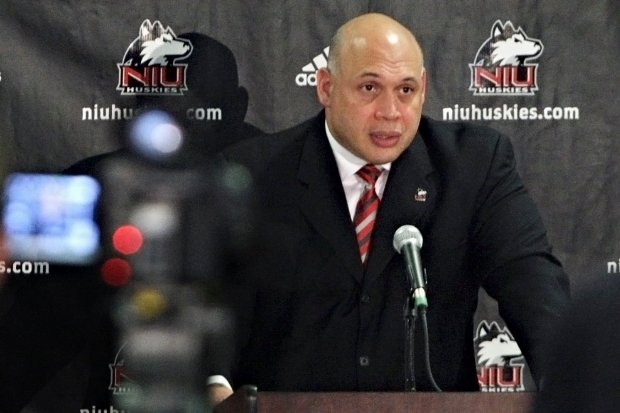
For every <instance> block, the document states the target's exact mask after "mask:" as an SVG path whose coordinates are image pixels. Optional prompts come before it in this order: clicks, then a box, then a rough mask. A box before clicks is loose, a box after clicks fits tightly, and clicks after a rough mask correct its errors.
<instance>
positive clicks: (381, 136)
mask: <svg viewBox="0 0 620 413" xmlns="http://www.w3.org/2000/svg"><path fill="white" fill-rule="evenodd" d="M400 136H401V135H400V133H398V132H371V133H370V140H371V141H372V143H373V144H374V145H375V146H378V147H380V148H391V147H393V146H394V145H396V144H397V143H398V141H399V139H400Z"/></svg>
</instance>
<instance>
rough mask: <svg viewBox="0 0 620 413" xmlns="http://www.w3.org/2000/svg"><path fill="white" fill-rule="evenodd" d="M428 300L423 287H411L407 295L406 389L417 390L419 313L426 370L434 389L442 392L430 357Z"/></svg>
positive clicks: (405, 308)
mask: <svg viewBox="0 0 620 413" xmlns="http://www.w3.org/2000/svg"><path fill="white" fill-rule="evenodd" d="M427 307H428V302H427V300H426V293H425V291H424V289H423V288H417V289H415V290H414V289H411V291H410V293H409V294H408V295H407V298H406V300H405V305H404V307H403V308H404V320H405V346H404V348H405V361H406V372H405V387H406V388H405V390H406V391H416V390H417V389H416V382H415V361H414V357H415V344H414V341H415V325H416V320H417V316H418V314H419V316H420V321H421V323H422V336H423V337H422V338H423V344H424V348H423V351H424V372H425V373H426V376H427V378H428V381H429V382H430V384H431V386H432V387H433V389H434V390H435V391H437V392H441V389H440V388H439V386H438V385H437V383H436V382H435V378H434V377H433V371H432V370H431V359H430V346H429V339H428V322H427V319H426V309H427Z"/></svg>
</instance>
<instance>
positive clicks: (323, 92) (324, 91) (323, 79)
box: [316, 67, 333, 107]
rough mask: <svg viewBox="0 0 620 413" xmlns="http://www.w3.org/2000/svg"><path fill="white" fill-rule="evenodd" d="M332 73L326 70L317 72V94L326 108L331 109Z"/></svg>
mask: <svg viewBox="0 0 620 413" xmlns="http://www.w3.org/2000/svg"><path fill="white" fill-rule="evenodd" d="M332 86H333V82H332V73H331V72H330V71H329V70H328V69H327V68H326V67H324V68H322V69H319V70H318V71H317V72H316V94H317V96H318V98H319V102H321V105H323V106H324V107H329V105H330V100H331V95H332Z"/></svg>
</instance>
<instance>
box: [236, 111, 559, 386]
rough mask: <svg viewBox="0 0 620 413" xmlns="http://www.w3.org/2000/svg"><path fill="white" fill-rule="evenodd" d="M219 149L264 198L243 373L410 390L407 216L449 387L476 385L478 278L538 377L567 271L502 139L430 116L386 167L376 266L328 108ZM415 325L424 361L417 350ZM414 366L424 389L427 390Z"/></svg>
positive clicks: (440, 376)
mask: <svg viewBox="0 0 620 413" xmlns="http://www.w3.org/2000/svg"><path fill="white" fill-rule="evenodd" d="M224 155H225V157H226V158H227V159H228V160H232V161H236V162H239V163H241V164H244V165H246V166H247V167H248V168H249V169H250V171H251V172H252V173H253V175H254V177H255V179H256V186H257V189H258V192H259V195H260V196H262V198H263V199H262V206H263V207H264V208H263V214H264V215H263V216H262V217H261V224H262V228H263V229H262V230H261V232H260V238H261V247H262V250H261V251H260V252H258V253H257V254H256V256H255V257H253V258H252V260H251V261H250V263H251V267H252V271H251V273H249V274H248V278H247V281H248V282H247V284H246V285H245V286H244V289H243V291H242V292H240V293H239V295H238V296H237V297H236V299H235V301H236V303H237V304H238V305H239V308H240V314H241V319H240V323H239V326H238V332H239V336H240V342H241V343H242V344H241V356H240V360H239V364H238V369H237V370H236V373H235V374H233V379H234V385H240V384H245V383H252V384H256V385H258V388H259V390H294V391H300V390H301V391H305V390H308V391H330V390H331V391H333V390H363V391H373V390H404V389H405V369H404V367H403V366H404V337H405V336H404V321H403V304H404V302H405V297H406V294H407V292H408V289H409V287H408V281H407V278H406V275H405V272H404V265H403V263H402V258H401V257H400V256H399V255H398V254H397V253H396V252H395V251H394V249H393V247H392V237H393V234H394V232H395V230H396V229H397V228H399V227H400V226H401V225H404V224H412V225H415V226H416V227H418V228H419V229H420V231H421V232H422V235H423V237H424V246H423V249H422V259H423V264H424V267H425V269H426V274H427V278H428V287H427V295H428V300H429V309H428V328H429V330H430V348H431V350H430V351H431V354H430V361H431V366H432V370H433V373H434V376H435V379H436V381H437V382H438V384H439V386H440V387H441V388H442V389H443V390H452V391H454V390H476V389H478V384H477V378H476V366H475V359H474V354H473V315H474V312H475V310H476V305H477V297H478V290H479V288H480V287H481V286H482V287H484V288H485V289H486V290H487V292H488V293H489V294H490V295H491V296H493V297H494V298H496V299H497V300H498V302H499V308H500V312H501V315H502V316H503V317H504V319H505V320H506V322H507V324H508V327H509V328H510V330H511V331H512V333H513V334H514V335H515V338H516V339H517V340H518V342H519V345H520V346H521V349H522V351H523V352H524V355H525V356H526V358H527V360H528V362H529V364H530V367H531V370H532V373H533V375H534V376H535V377H537V378H538V377H540V371H539V370H540V367H539V366H540V352H541V348H542V347H541V345H542V342H543V340H544V337H545V335H546V330H545V329H546V326H547V323H548V321H549V320H551V319H554V318H556V317H557V314H558V313H559V312H560V310H561V308H562V306H563V305H564V304H565V302H566V301H567V297H568V279H567V277H566V275H565V273H564V272H563V270H562V268H561V266H560V264H559V262H558V261H557V260H556V259H555V258H554V257H553V256H552V255H551V248H550V246H549V244H548V242H547V239H546V235H545V229H544V227H543V224H542V222H541V219H540V217H539V214H538V212H537V210H536V207H535V206H534V204H533V202H532V200H531V199H530V197H529V196H528V194H527V192H526V190H525V188H524V187H523V184H522V181H521V179H520V177H519V175H518V173H517V170H516V168H515V160H514V157H513V152H512V147H511V144H510V142H509V140H508V139H506V138H505V137H502V136H500V135H499V134H498V133H497V132H495V131H493V130H490V129H487V128H481V127H475V126H471V125H469V126H468V125H465V124H457V123H450V124H448V123H441V122H436V121H433V120H431V119H428V118H423V119H422V122H421V125H420V128H419V133H418V135H417V136H416V138H415V139H414V141H413V143H412V144H411V146H410V147H409V148H408V149H407V150H405V151H404V153H403V154H402V155H401V156H400V157H399V158H398V159H397V160H396V161H395V162H394V163H393V165H392V169H391V171H390V174H389V177H388V182H387V185H386V188H385V192H384V195H383V199H382V202H381V206H380V208H379V211H378V216H377V223H376V227H375V232H374V234H373V244H372V250H371V252H370V256H369V258H368V263H367V268H366V269H364V267H363V266H362V264H361V261H360V258H359V255H358V252H357V244H356V237H355V231H354V228H353V225H352V223H351V219H350V216H349V213H348V210H347V206H346V199H345V195H344V191H343V188H342V184H341V182H340V178H339V174H338V170H337V166H336V162H335V159H334V156H333V153H332V151H331V148H330V146H329V143H328V141H327V137H326V134H325V128H324V116H323V114H320V115H319V116H317V117H316V118H314V119H312V120H310V121H308V122H305V123H303V124H301V125H299V126H297V127H294V128H292V129H290V130H287V131H284V132H281V133H278V134H275V135H274V136H272V137H271V138H270V139H265V138H263V139H261V140H260V141H256V140H254V141H247V142H244V143H243V144H241V145H240V146H236V147H234V148H232V149H230V150H227V151H226V152H225V154H224ZM421 191H426V196H425V197H424V196H422V192H421ZM416 195H419V196H417V197H416ZM250 274H251V275H250ZM419 332H420V331H419V330H418V331H417V332H416V333H417V336H416V348H417V350H416V365H417V366H421V365H422V363H423V359H422V358H421V356H422V354H421V349H422V343H421V342H420V340H419V339H420V334H419ZM416 370H417V373H418V372H419V371H420V369H419V368H418V369H416ZM416 376H417V377H416V380H417V385H418V388H419V389H422V390H424V389H428V388H430V386H429V384H428V382H427V381H426V379H425V378H424V377H420V374H416Z"/></svg>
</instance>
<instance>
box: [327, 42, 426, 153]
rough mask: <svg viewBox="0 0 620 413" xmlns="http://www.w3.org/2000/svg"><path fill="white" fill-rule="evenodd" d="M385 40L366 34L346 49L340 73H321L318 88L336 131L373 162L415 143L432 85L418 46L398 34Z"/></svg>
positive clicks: (353, 149) (343, 141) (344, 143)
mask: <svg viewBox="0 0 620 413" xmlns="http://www.w3.org/2000/svg"><path fill="white" fill-rule="evenodd" d="M373 43H374V44H373ZM385 43H387V44H383V43H382V42H373V41H371V40H370V41H369V40H368V39H360V41H359V42H358V44H357V45H356V46H355V47H352V48H350V49H349V48H347V50H343V51H342V53H341V57H340V59H339V61H338V64H337V67H336V70H335V73H333V72H330V71H329V70H327V69H322V70H321V71H319V73H318V86H317V92H318V95H319V100H320V101H321V103H322V104H323V106H324V107H325V115H326V119H327V124H328V125H329V128H330V130H331V132H332V134H333V135H334V137H335V138H336V140H337V141H338V142H339V143H340V144H341V145H342V146H344V147H345V148H347V149H348V150H349V151H351V152H352V153H353V154H355V155H357V156H358V157H360V158H362V159H364V160H365V161H367V162H369V163H373V164H382V163H387V162H392V161H394V160H395V159H396V158H398V156H399V155H400V154H401V153H402V152H403V151H404V150H405V149H406V148H407V147H408V146H409V145H410V144H411V142H412V141H413V138H414V136H415V134H416V133H417V130H418V126H419V124H420V117H421V115H422V106H423V104H424V97H425V88H426V73H425V71H424V68H423V67H422V62H421V60H422V58H421V56H420V53H419V52H418V51H417V49H415V48H414V47H411V45H410V44H408V43H407V42H403V41H398V40H396V41H393V42H391V43H390V42H385Z"/></svg>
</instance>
